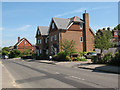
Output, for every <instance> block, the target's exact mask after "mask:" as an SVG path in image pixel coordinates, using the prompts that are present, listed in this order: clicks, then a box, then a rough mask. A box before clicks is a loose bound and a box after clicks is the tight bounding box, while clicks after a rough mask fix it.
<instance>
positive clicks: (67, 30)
mask: <svg viewBox="0 0 120 90" xmlns="http://www.w3.org/2000/svg"><path fill="white" fill-rule="evenodd" d="M38 29H39V28H38ZM46 30H47V29H46ZM38 31H40V30H37V34H38ZM43 31H44V30H43ZM37 34H36V40H37V45H38V46H39V47H40V48H41V49H42V48H44V46H45V45H44V44H43V45H42V46H41V45H40V44H38V40H40V39H41V40H42V39H45V38H43V36H44V35H40V36H39V37H38V36H37ZM46 37H49V38H47V39H48V40H49V42H48V43H47V45H48V49H47V50H48V51H49V55H54V54H57V53H58V52H59V51H62V49H61V46H60V43H61V42H62V41H63V40H65V39H66V40H69V41H71V40H73V41H75V43H76V44H75V48H76V51H78V52H83V51H87V52H89V51H93V50H94V32H93V30H92V29H91V28H90V26H89V14H88V13H86V11H85V13H84V14H83V19H81V18H79V17H77V16H74V17H72V18H67V19H64V18H55V17H53V18H52V20H51V23H50V26H49V29H48V34H47V36H46Z"/></svg>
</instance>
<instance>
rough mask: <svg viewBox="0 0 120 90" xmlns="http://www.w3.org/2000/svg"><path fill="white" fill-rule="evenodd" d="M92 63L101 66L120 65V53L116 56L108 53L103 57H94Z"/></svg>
mask: <svg viewBox="0 0 120 90" xmlns="http://www.w3.org/2000/svg"><path fill="white" fill-rule="evenodd" d="M91 61H92V62H93V63H97V64H98V63H99V64H110V65H120V63H119V62H120V51H119V52H116V53H115V56H113V55H112V53H107V54H105V55H104V56H103V57H100V56H92V59H91Z"/></svg>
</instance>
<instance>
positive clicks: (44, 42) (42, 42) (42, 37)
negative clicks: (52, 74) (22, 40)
mask: <svg viewBox="0 0 120 90" xmlns="http://www.w3.org/2000/svg"><path fill="white" fill-rule="evenodd" d="M48 31H49V27H47V26H38V27H37V33H36V48H37V55H38V56H40V55H41V54H42V55H43V56H45V55H47V56H48V45H49V43H48Z"/></svg>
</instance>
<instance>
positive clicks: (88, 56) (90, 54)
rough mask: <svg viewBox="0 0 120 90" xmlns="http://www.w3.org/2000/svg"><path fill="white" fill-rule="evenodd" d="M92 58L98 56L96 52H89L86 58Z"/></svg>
mask: <svg viewBox="0 0 120 90" xmlns="http://www.w3.org/2000/svg"><path fill="white" fill-rule="evenodd" d="M92 56H97V53H95V52H88V53H87V54H86V55H85V57H86V58H91V57H92Z"/></svg>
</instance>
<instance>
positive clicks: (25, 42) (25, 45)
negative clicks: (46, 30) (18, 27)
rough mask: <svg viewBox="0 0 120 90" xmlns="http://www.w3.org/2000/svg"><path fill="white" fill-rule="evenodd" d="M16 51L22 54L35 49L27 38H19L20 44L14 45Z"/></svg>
mask: <svg viewBox="0 0 120 90" xmlns="http://www.w3.org/2000/svg"><path fill="white" fill-rule="evenodd" d="M14 49H18V50H19V51H21V52H22V51H23V50H27V49H33V46H32V44H31V43H30V42H29V41H28V40H27V39H26V38H22V39H20V37H18V42H17V43H16V44H15V45H14Z"/></svg>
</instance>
